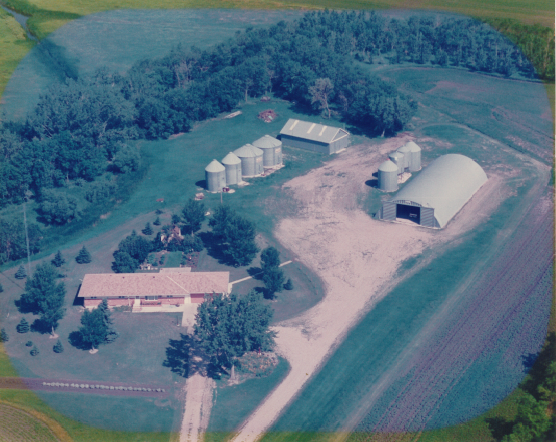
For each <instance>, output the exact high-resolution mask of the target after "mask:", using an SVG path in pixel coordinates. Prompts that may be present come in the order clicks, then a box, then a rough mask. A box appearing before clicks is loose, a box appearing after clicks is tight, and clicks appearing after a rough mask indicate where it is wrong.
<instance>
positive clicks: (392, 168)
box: [378, 160, 398, 172]
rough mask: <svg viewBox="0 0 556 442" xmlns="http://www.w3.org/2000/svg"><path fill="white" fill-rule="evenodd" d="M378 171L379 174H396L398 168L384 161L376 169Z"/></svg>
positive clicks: (388, 161)
mask: <svg viewBox="0 0 556 442" xmlns="http://www.w3.org/2000/svg"><path fill="white" fill-rule="evenodd" d="M378 170H379V171H381V172H397V171H398V166H396V165H395V164H394V163H393V162H392V161H390V160H386V161H385V162H384V163H382V164H381V165H380V166H379V167H378Z"/></svg>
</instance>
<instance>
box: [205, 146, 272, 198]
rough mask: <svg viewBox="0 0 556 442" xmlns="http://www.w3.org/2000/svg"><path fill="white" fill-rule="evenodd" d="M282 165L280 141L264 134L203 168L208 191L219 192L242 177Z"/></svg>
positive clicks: (252, 175) (258, 174) (240, 181)
mask: <svg viewBox="0 0 556 442" xmlns="http://www.w3.org/2000/svg"><path fill="white" fill-rule="evenodd" d="M281 166H282V142H281V141H280V140H277V139H276V138H274V137H271V136H270V135H265V136H264V137H261V138H259V139H258V140H256V141H253V143H252V144H245V145H244V146H241V147H240V148H239V149H236V150H235V151H233V152H230V153H228V155H226V156H225V157H224V159H223V160H222V162H221V163H220V162H218V161H217V160H213V161H212V162H211V163H210V164H209V165H208V166H207V167H206V168H205V179H206V185H207V190H208V191H209V192H221V191H222V188H223V187H226V186H230V185H233V184H240V183H242V182H243V178H253V177H257V176H262V175H263V173H264V172H265V170H269V169H276V168H278V167H281Z"/></svg>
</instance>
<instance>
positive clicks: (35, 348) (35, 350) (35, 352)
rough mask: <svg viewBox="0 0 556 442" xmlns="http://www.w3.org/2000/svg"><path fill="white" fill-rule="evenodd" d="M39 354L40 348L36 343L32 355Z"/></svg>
mask: <svg viewBox="0 0 556 442" xmlns="http://www.w3.org/2000/svg"><path fill="white" fill-rule="evenodd" d="M38 354H39V349H38V348H37V346H36V345H34V346H33V348H32V350H31V356H37V355H38Z"/></svg>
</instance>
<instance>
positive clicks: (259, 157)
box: [234, 144, 263, 178]
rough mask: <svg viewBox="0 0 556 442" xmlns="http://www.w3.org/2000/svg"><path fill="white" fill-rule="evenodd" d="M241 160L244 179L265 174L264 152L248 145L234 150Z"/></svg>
mask: <svg viewBox="0 0 556 442" xmlns="http://www.w3.org/2000/svg"><path fill="white" fill-rule="evenodd" d="M234 154H236V155H237V156H238V157H239V159H240V160H241V175H242V176H243V178H248V177H254V176H258V175H261V174H262V173H263V151H262V150H261V149H259V148H258V147H255V146H253V145H252V144H246V145H245V146H242V147H240V148H239V149H236V150H234Z"/></svg>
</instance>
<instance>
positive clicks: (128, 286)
mask: <svg viewBox="0 0 556 442" xmlns="http://www.w3.org/2000/svg"><path fill="white" fill-rule="evenodd" d="M229 279H230V273H229V272H190V271H184V269H162V271H161V272H160V273H116V274H111V273H102V274H94V273H93V274H88V275H85V277H84V278H83V283H82V284H81V288H80V289H79V293H78V295H77V297H78V298H80V299H83V304H84V306H85V307H86V308H93V307H96V306H97V305H99V304H100V303H101V302H102V300H103V299H107V300H108V305H109V306H110V307H117V306H133V307H140V306H153V307H154V306H161V307H162V306H167V307H169V306H171V305H176V306H178V305H183V304H189V303H201V302H203V300H204V298H205V295H209V296H210V295H214V294H222V295H228V294H229V293H230V288H229V287H230V285H229Z"/></svg>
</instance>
